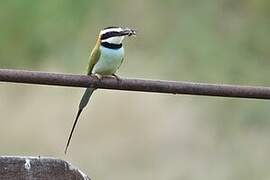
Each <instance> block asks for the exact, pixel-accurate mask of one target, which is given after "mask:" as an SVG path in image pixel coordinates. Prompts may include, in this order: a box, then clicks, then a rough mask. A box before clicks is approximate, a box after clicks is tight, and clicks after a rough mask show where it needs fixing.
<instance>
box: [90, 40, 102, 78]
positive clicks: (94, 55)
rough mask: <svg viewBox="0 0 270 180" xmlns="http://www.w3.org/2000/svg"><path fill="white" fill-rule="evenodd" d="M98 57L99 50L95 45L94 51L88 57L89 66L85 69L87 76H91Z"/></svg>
mask: <svg viewBox="0 0 270 180" xmlns="http://www.w3.org/2000/svg"><path fill="white" fill-rule="evenodd" d="M99 57H100V49H99V45H96V46H95V47H94V49H93V50H92V52H91V54H90V57H89V60H90V61H89V65H88V69H87V74H88V75H91V74H92V70H93V67H94V65H95V64H96V63H97V61H98V59H99Z"/></svg>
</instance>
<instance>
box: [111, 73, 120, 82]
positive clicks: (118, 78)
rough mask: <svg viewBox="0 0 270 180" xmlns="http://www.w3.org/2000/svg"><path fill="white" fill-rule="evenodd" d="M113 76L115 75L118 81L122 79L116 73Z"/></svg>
mask: <svg viewBox="0 0 270 180" xmlns="http://www.w3.org/2000/svg"><path fill="white" fill-rule="evenodd" d="M112 77H114V78H115V79H116V80H117V81H120V80H121V79H120V77H119V76H118V75H116V74H112Z"/></svg>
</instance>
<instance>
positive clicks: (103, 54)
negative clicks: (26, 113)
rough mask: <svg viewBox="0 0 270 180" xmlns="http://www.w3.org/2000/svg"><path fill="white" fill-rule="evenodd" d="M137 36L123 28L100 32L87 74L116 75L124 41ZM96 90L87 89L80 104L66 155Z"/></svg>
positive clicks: (109, 28) (122, 57)
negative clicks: (81, 115) (80, 119)
mask: <svg viewBox="0 0 270 180" xmlns="http://www.w3.org/2000/svg"><path fill="white" fill-rule="evenodd" d="M132 35H136V32H135V30H132V29H129V28H121V27H116V26H112V27H107V28H104V29H102V30H101V31H100V33H99V36H98V38H97V42H96V45H95V47H94V49H93V50H92V52H91V54H90V57H89V59H90V62H89V65H88V71H87V74H88V75H91V74H94V75H96V76H97V77H98V78H101V77H102V76H108V75H112V76H115V77H116V78H117V76H116V75H115V73H116V71H117V70H118V68H119V67H120V66H121V64H122V62H123V59H124V48H123V45H122V41H123V39H124V38H125V36H132ZM94 90H95V88H87V89H86V90H85V92H84V94H83V96H82V99H81V102H80V104H79V110H78V112H77V115H76V118H75V121H74V123H73V126H72V129H71V132H70V134H69V138H68V141H67V144H66V148H65V153H66V152H67V149H68V146H69V143H70V140H71V137H72V134H73V131H74V129H75V126H76V124H77V121H78V119H79V116H80V114H81V112H82V110H83V109H84V108H85V106H86V105H87V103H88V101H89V99H90V97H91V95H92V93H93V92H94Z"/></svg>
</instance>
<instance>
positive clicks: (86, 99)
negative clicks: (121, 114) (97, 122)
mask: <svg viewBox="0 0 270 180" xmlns="http://www.w3.org/2000/svg"><path fill="white" fill-rule="evenodd" d="M94 90H95V88H87V89H86V90H85V92H84V94H83V96H82V99H81V102H80V104H79V110H78V112H77V115H76V118H75V121H74V123H73V126H72V129H71V131H70V134H69V137H68V141H67V144H66V148H65V154H66V153H67V149H68V146H69V143H70V140H71V137H72V134H73V131H74V129H75V126H76V124H77V121H78V119H79V117H80V114H81V113H82V111H83V109H84V108H85V106H86V105H87V104H88V102H89V99H90V97H91V95H92V94H93V92H94Z"/></svg>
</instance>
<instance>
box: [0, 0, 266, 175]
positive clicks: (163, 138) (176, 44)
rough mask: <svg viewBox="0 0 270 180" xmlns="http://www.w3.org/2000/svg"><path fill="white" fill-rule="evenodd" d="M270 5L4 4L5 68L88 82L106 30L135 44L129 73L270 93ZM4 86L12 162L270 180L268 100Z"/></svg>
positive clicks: (6, 150) (27, 0) (93, 0)
mask: <svg viewBox="0 0 270 180" xmlns="http://www.w3.org/2000/svg"><path fill="white" fill-rule="evenodd" d="M269 19H270V1H269V0H245V1H243V0H219V1H215V0H205V1H196V0H189V1H188V0H179V1H177V0H167V1H161V0H156V1H155V0H148V1H143V0H137V1H120V0H114V1H100V0H77V1H74V0H73V1H72V0H54V1H53V0H49V1H35V0H24V1H21V0H12V1H1V2H0V66H1V68H10V69H13V68H14V69H15V68H16V69H28V70H39V71H51V72H62V73H76V74H85V73H86V66H87V63H88V56H89V53H90V50H91V48H92V47H93V45H94V43H95V39H96V37H97V35H98V33H99V30H100V29H102V28H103V27H106V26H111V25H120V26H124V27H126V26H127V27H131V28H135V29H137V31H138V32H137V37H136V38H130V39H126V40H125V47H126V58H125V61H124V64H123V65H122V67H121V68H120V70H119V72H118V74H119V75H120V76H125V77H137V78H153V79H164V80H165V79H168V80H185V81H196V82H212V83H213V82H214V83H231V84H246V85H262V86H269V85H270V78H269V68H270V61H269V60H270V50H269V47H270V21H269ZM82 93H83V89H79V88H64V87H50V86H35V85H21V84H11V83H0V102H1V103H0V119H1V121H0V122H1V126H0V144H1V148H0V154H1V155H33V156H35V155H41V156H53V157H60V158H63V159H66V160H68V161H70V162H71V163H72V164H74V165H76V166H78V167H80V168H81V170H83V171H84V172H86V173H87V174H88V175H89V176H90V177H92V178H93V179H110V180H114V179H115V180H116V179H117V180H124V179H129V180H133V179H134V180H135V179H136V180H137V179H142V180H144V179H145V180H149V179H156V180H158V179H166V180H176V179H184V180H189V179H207V180H211V179H213V180H214V179H219V180H223V179H237V180H239V179H245V180H246V179H269V178H270V171H269V166H270V156H269V151H270V140H269V136H270V119H269V117H270V111H269V109H270V104H269V102H267V101H263V100H246V99H233V98H215V97H199V96H184V95H183V96H182V95H177V96H176V95H166V94H154V93H138V92H124V91H109V90H99V91H96V92H95V94H94V96H93V97H92V99H91V103H90V104H89V105H88V108H87V109H86V110H85V111H84V113H83V114H82V116H81V119H80V122H79V124H78V126H77V129H76V130H75V134H74V136H73V139H72V141H71V146H70V149H69V152H68V154H67V155H66V156H65V155H64V146H65V143H66V140H67V137H68V134H69V131H70V128H71V125H72V123H73V119H74V116H75V113H76V111H77V107H78V103H79V100H80V98H81V95H82Z"/></svg>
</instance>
